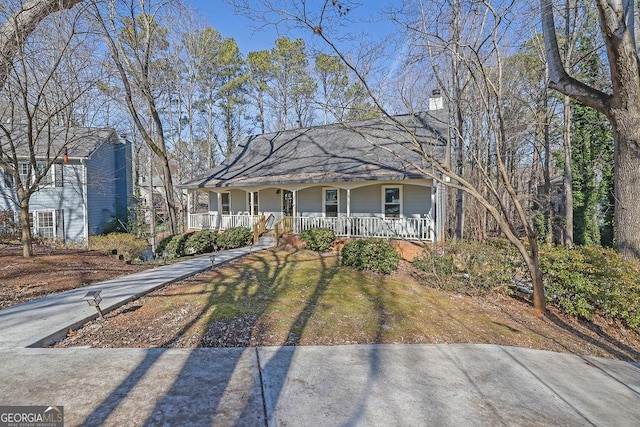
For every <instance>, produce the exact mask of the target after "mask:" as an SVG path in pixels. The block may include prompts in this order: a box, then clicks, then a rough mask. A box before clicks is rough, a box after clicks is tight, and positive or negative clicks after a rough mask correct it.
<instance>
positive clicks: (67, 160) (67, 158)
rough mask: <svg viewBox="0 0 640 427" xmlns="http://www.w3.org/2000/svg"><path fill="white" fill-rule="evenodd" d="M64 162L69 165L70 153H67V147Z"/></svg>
mask: <svg viewBox="0 0 640 427" xmlns="http://www.w3.org/2000/svg"><path fill="white" fill-rule="evenodd" d="M62 161H63V162H65V163H69V152H68V151H67V147H64V156H63V157H62Z"/></svg>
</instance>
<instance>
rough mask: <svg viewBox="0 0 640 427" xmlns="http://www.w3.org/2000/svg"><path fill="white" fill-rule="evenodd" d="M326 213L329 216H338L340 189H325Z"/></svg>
mask: <svg viewBox="0 0 640 427" xmlns="http://www.w3.org/2000/svg"><path fill="white" fill-rule="evenodd" d="M324 215H325V216H327V217H337V216H338V189H336V188H325V189H324Z"/></svg>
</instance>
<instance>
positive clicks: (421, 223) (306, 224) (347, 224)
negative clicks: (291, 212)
mask: <svg viewBox="0 0 640 427" xmlns="http://www.w3.org/2000/svg"><path fill="white" fill-rule="evenodd" d="M316 227H323V228H330V229H332V230H333V232H334V233H335V234H336V236H339V237H379V238H383V239H404V240H433V230H432V224H431V218H429V217H427V218H379V217H349V218H347V217H337V218H336V217H333V218H325V217H297V218H295V220H294V230H293V232H294V233H296V234H299V233H300V232H301V231H303V230H307V229H309V228H316Z"/></svg>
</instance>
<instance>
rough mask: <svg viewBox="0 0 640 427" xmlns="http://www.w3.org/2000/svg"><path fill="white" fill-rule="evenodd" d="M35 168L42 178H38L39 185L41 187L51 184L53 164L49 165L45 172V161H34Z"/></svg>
mask: <svg viewBox="0 0 640 427" xmlns="http://www.w3.org/2000/svg"><path fill="white" fill-rule="evenodd" d="M36 168H37V170H38V175H41V176H42V178H40V183H39V184H40V185H41V186H43V187H48V186H53V170H54V166H53V165H51V167H50V168H49V170H48V171H47V172H46V173H45V170H46V168H47V165H46V164H45V163H42V162H38V163H36Z"/></svg>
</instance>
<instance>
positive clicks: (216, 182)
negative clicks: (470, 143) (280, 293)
mask: <svg viewBox="0 0 640 427" xmlns="http://www.w3.org/2000/svg"><path fill="white" fill-rule="evenodd" d="M395 119H396V120H398V121H399V122H400V123H401V124H402V126H401V125H399V124H397V123H394V122H393V121H391V120H389V119H388V118H378V119H371V120H363V121H358V122H352V123H348V124H339V123H336V124H331V125H324V126H315V127H310V128H302V129H295V130H287V131H281V132H274V133H269V134H264V135H258V136H252V137H250V138H249V139H247V140H246V141H244V142H243V143H242V144H240V145H239V146H238V147H237V148H236V150H234V152H233V153H232V154H231V155H230V156H229V157H228V158H227V159H226V160H225V161H224V162H222V163H221V164H220V165H218V166H216V167H215V168H213V169H211V170H210V171H209V172H208V173H207V174H205V175H203V176H200V177H198V178H196V179H193V180H191V181H187V182H184V183H183V184H182V185H181V187H183V188H215V187H246V186H257V185H258V186H264V185H286V184H306V183H332V182H351V181H371V180H390V181H391V180H403V179H410V178H424V175H423V174H422V173H420V171H419V170H418V167H423V168H428V167H429V164H428V162H427V161H426V160H425V159H424V157H423V156H422V155H420V154H418V153H416V152H415V151H413V150H412V149H411V147H415V145H412V144H411V142H410V141H412V138H411V136H410V133H409V132H407V129H408V130H409V131H410V132H411V133H414V134H415V135H416V137H417V139H418V141H420V143H421V144H422V147H423V148H424V150H425V151H426V152H427V153H429V154H430V155H432V156H434V157H435V158H438V159H443V158H444V151H445V146H446V139H445V138H446V132H447V130H446V126H445V125H444V124H443V123H442V122H439V121H438V120H436V119H435V118H434V117H433V116H431V115H429V114H428V113H418V114H410V115H403V116H396V117H395ZM405 127H406V129H405ZM416 166H418V167H416Z"/></svg>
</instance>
